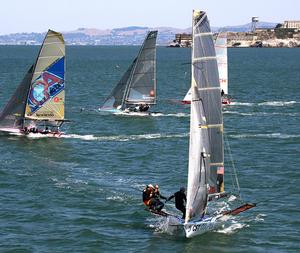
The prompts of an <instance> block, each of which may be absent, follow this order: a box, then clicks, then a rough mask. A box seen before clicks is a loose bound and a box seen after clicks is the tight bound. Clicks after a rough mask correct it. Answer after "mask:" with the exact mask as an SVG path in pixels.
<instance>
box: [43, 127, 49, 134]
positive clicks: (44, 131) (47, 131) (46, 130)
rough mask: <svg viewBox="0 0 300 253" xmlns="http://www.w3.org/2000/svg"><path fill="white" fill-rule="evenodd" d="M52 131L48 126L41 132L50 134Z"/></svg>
mask: <svg viewBox="0 0 300 253" xmlns="http://www.w3.org/2000/svg"><path fill="white" fill-rule="evenodd" d="M50 132H51V131H50V130H49V129H48V127H46V128H45V129H44V130H43V131H41V134H48V133H50Z"/></svg>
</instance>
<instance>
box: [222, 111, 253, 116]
mask: <svg viewBox="0 0 300 253" xmlns="http://www.w3.org/2000/svg"><path fill="white" fill-rule="evenodd" d="M223 114H237V115H243V116H253V115H254V113H249V112H237V111H224V112H223Z"/></svg>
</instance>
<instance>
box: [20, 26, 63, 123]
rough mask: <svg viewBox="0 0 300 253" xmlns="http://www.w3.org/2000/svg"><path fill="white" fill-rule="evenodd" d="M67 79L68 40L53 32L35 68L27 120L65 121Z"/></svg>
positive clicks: (26, 111)
mask: <svg viewBox="0 0 300 253" xmlns="http://www.w3.org/2000/svg"><path fill="white" fill-rule="evenodd" d="M64 79H65V45H64V40H63V38H62V35H61V34H60V33H57V32H54V31H51V30H49V31H48V33H47V35H46V38H45V40H44V43H43V45H42V47H41V50H40V53H39V56H38V59H37V62H36V65H35V69H34V75H33V79H32V82H31V86H30V90H29V93H28V100H27V104H26V110H25V117H26V118H29V119H34V120H52V121H53V120H63V119H64V100H65V92H64V89H65V84H64Z"/></svg>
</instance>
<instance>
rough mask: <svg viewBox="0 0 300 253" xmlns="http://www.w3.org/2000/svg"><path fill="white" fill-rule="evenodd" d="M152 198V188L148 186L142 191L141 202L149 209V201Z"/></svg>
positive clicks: (150, 185)
mask: <svg viewBox="0 0 300 253" xmlns="http://www.w3.org/2000/svg"><path fill="white" fill-rule="evenodd" d="M153 196H154V187H153V185H152V184H149V185H147V186H146V188H145V189H144V190H143V202H144V204H145V205H146V206H148V207H149V208H150V202H151V199H152V198H153Z"/></svg>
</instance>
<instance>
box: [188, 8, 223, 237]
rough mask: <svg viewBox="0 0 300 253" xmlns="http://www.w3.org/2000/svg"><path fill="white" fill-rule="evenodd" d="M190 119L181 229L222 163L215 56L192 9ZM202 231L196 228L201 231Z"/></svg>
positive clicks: (202, 204) (202, 206)
mask: <svg viewBox="0 0 300 253" xmlns="http://www.w3.org/2000/svg"><path fill="white" fill-rule="evenodd" d="M191 94H192V101H191V121H190V149H189V171H188V187H187V204H186V218H185V226H184V228H185V231H186V236H187V237H190V236H192V235H193V233H194V232H193V230H191V227H192V226H193V225H192V224H193V222H195V221H201V219H202V218H203V216H204V214H205V210H206V205H207V198H208V189H209V188H216V184H217V167H218V166H222V165H223V119H222V111H221V92H220V82H219V75H218V66H217V58H216V53H215V48H214V42H213V35H212V32H211V30H210V26H209V22H208V19H207V15H206V13H205V12H202V11H196V10H195V11H194V12H193V48H192V78H191ZM201 232H202V231H199V233H201Z"/></svg>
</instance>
